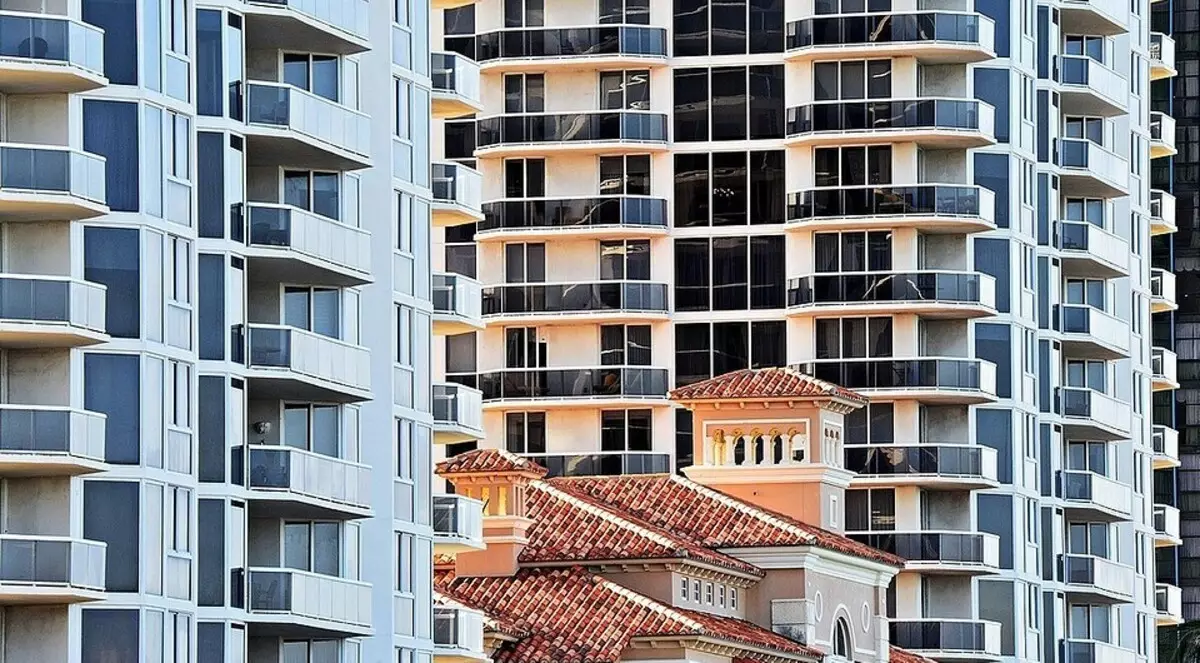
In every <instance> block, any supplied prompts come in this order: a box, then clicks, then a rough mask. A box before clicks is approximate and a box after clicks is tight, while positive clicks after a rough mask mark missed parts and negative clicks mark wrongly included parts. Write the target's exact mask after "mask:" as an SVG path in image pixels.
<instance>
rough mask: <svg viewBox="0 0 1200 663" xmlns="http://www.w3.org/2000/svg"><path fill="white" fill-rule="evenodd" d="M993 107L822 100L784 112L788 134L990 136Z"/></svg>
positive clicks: (934, 102) (926, 101) (934, 101)
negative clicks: (922, 131)
mask: <svg viewBox="0 0 1200 663" xmlns="http://www.w3.org/2000/svg"><path fill="white" fill-rule="evenodd" d="M995 115H996V110H995V109H994V108H993V107H992V106H990V105H988V104H985V103H983V102H981V101H976V100H974V99H883V100H880V101H825V102H817V103H813V104H805V105H803V106H794V107H792V108H789V109H788V111H787V135H788V136H803V135H806V134H812V133H821V132H835V131H836V132H846V131H909V130H920V129H937V130H947V131H969V132H979V133H983V134H985V135H989V136H990V135H993V134H994V131H993V128H994V126H995Z"/></svg>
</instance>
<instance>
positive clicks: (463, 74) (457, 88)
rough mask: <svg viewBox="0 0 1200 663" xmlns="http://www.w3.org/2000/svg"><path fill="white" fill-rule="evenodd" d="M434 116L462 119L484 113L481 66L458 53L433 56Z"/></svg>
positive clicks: (431, 71) (431, 61)
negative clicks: (465, 116) (473, 114)
mask: <svg viewBox="0 0 1200 663" xmlns="http://www.w3.org/2000/svg"><path fill="white" fill-rule="evenodd" d="M430 78H431V79H432V82H433V94H432V98H431V102H432V108H433V116H434V117H435V118H439V119H447V118H453V117H461V116H463V115H470V114H472V113H478V112H480V111H482V110H483V99H482V97H480V92H479V65H478V64H477V63H476V62H474V61H472V60H468V59H467V58H464V57H463V56H461V55H459V54H458V53H433V54H432V55H431V58H430Z"/></svg>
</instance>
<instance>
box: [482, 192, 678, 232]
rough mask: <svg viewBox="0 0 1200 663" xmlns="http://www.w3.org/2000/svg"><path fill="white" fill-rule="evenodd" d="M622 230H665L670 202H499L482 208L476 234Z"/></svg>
mask: <svg viewBox="0 0 1200 663" xmlns="http://www.w3.org/2000/svg"><path fill="white" fill-rule="evenodd" d="M619 227H627V228H646V229H647V230H666V228H667V201H666V200H664V199H662V198H645V197H639V196H596V197H593V198H564V199H537V200H498V201H495V202H490V203H484V204H483V221H480V222H479V225H477V226H476V227H475V232H477V233H484V232H489V231H505V230H514V231H515V230H538V229H546V230H550V229H566V230H586V229H589V228H596V229H603V228H619Z"/></svg>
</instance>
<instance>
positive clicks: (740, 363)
mask: <svg viewBox="0 0 1200 663" xmlns="http://www.w3.org/2000/svg"><path fill="white" fill-rule="evenodd" d="M712 338H713V351H712V371H713V375H724V374H726V373H728V372H730V371H737V370H741V369H744V368H749V367H750V336H749V325H747V324H746V323H745V322H718V323H716V324H714V325H713V329H712Z"/></svg>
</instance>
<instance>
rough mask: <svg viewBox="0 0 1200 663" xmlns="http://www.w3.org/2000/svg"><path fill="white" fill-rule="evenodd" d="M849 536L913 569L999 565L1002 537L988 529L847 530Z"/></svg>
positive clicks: (997, 567) (988, 567) (982, 567)
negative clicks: (971, 530)
mask: <svg viewBox="0 0 1200 663" xmlns="http://www.w3.org/2000/svg"><path fill="white" fill-rule="evenodd" d="M847 536H849V537H850V538H852V539H854V540H855V541H859V542H861V543H865V544H867V545H869V546H871V547H873V548H877V549H879V550H883V551H885V552H889V553H891V554H893V555H896V556H898V557H901V558H903V559H904V560H905V561H907V562H908V564H909V567H910V568H929V567H931V566H932V567H936V566H949V567H977V568H979V569H999V568H1000V537H999V536H997V535H995V534H989V533H986V532H958V531H951V530H909V531H903V530H889V531H886V532H848V533H847Z"/></svg>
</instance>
